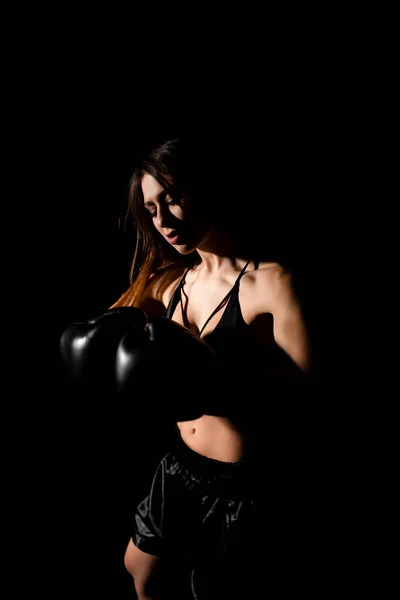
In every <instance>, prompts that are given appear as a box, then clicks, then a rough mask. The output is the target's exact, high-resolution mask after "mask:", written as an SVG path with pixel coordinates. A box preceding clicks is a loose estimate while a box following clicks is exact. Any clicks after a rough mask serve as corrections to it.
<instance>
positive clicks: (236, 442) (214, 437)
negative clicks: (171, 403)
mask: <svg viewBox="0 0 400 600" xmlns="http://www.w3.org/2000/svg"><path fill="white" fill-rule="evenodd" d="M177 426H178V428H179V430H180V432H181V437H182V440H183V441H184V442H185V444H186V445H187V446H189V448H191V449H192V450H194V452H197V453H198V454H201V455H202V456H206V457H208V458H212V459H214V460H220V461H222V462H238V461H240V460H242V459H243V458H244V457H245V438H244V436H243V434H242V433H241V432H240V430H239V429H238V428H237V427H235V426H234V425H233V423H232V422H231V421H230V420H229V419H226V418H224V417H214V416H210V415H203V416H202V417H200V418H199V419H195V420H194V421H180V422H179V423H177Z"/></svg>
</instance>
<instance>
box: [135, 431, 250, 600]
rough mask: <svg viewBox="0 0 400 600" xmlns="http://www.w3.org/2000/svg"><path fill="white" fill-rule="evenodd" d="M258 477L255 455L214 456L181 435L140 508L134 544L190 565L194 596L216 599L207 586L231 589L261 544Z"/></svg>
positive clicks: (159, 469) (160, 464) (214, 589)
mask: <svg viewBox="0 0 400 600" xmlns="http://www.w3.org/2000/svg"><path fill="white" fill-rule="evenodd" d="M255 481H256V477H255V470H254V465H253V462H252V459H248V460H243V461H240V462H236V463H226V462H221V461H218V460H214V459H210V458H207V457H204V456H202V455H200V454H197V453H196V452H194V451H193V450H191V449H190V448H189V447H188V446H187V445H186V444H185V443H184V442H183V441H182V439H181V438H180V435H179V436H178V439H177V441H176V446H175V448H174V449H173V450H172V451H171V452H169V453H168V454H166V455H165V456H164V457H163V458H162V460H161V461H160V463H159V465H158V467H157V469H156V472H155V475H154V478H153V481H152V483H151V488H150V492H149V494H148V495H147V496H146V497H145V498H144V500H143V501H142V502H140V504H139V505H138V507H137V509H136V512H135V515H134V530H133V535H132V539H133V542H134V544H135V545H136V546H137V547H138V548H140V549H141V550H142V551H144V552H147V553H148V554H153V555H156V556H160V557H163V556H164V557H168V559H169V560H171V557H174V560H175V564H176V565H178V564H179V565H182V564H185V565H188V568H189V570H190V577H191V583H190V585H191V589H192V592H191V593H192V595H191V596H189V597H192V598H203V597H211V596H209V595H207V596H206V593H207V594H209V593H208V592H206V591H205V590H206V588H207V589H208V587H211V588H212V589H213V591H214V592H215V593H217V590H218V586H219V585H220V586H221V589H223V590H225V592H226V591H227V585H228V583H229V582H232V581H234V580H235V579H236V575H238V574H241V575H243V569H244V563H245V561H246V560H247V559H248V557H249V556H252V554H253V551H254V548H255V547H256V546H259V543H258V541H259V540H258V539H257V531H258V528H257V527H256V517H255V508H256V496H257V494H256V486H255ZM233 576H234V578H233ZM217 580H218V581H219V583H217ZM235 586H236V584H235ZM201 590H203V592H202V591H201ZM225 592H224V593H225ZM219 593H221V590H220V591H219Z"/></svg>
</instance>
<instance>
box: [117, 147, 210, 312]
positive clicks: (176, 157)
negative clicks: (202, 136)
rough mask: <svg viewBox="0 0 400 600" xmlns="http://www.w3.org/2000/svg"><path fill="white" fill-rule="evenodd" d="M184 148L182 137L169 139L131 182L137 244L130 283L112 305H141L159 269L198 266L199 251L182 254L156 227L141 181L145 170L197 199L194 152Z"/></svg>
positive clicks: (129, 213) (130, 213)
mask: <svg viewBox="0 0 400 600" xmlns="http://www.w3.org/2000/svg"><path fill="white" fill-rule="evenodd" d="M189 154H190V153H189V152H188V148H186V147H185V148H183V143H182V141H181V140H180V139H175V140H169V141H167V142H165V143H164V144H162V145H161V146H158V147H157V148H155V149H154V150H152V151H151V152H150V153H149V154H148V155H147V156H144V157H142V158H141V159H140V161H139V165H138V166H137V168H136V169H135V171H134V173H133V175H132V177H131V180H130V184H129V191H128V208H127V213H126V216H125V222H126V221H127V219H129V218H131V219H132V221H133V227H134V230H135V235H136V247H135V252H134V256H133V260H132V264H131V268H130V273H129V287H128V289H127V290H125V292H124V293H123V294H122V295H121V296H120V298H119V299H118V300H117V301H116V302H115V303H114V304H113V305H112V306H110V308H115V307H118V306H137V305H139V303H140V300H141V298H142V297H143V294H144V292H145V290H146V288H147V285H148V283H149V280H150V278H151V277H152V275H154V274H155V273H156V272H159V271H161V270H163V269H169V268H171V267H177V266H181V267H185V266H194V265H195V264H197V263H198V262H199V255H198V254H197V252H193V253H191V254H189V255H181V254H179V253H178V252H177V251H176V250H174V249H173V248H172V247H171V246H170V244H168V243H167V242H166V241H165V240H164V238H163V237H162V236H160V234H159V233H158V232H157V231H156V229H155V228H154V225H153V223H152V222H151V218H150V216H149V213H148V211H147V210H146V209H145V207H144V198H143V192H142V187H141V181H142V177H143V175H144V173H149V174H150V175H152V176H153V177H154V178H155V179H156V180H157V181H158V182H159V183H160V185H162V186H163V187H164V188H167V189H168V188H171V187H173V188H174V189H175V190H176V193H178V194H179V193H183V192H187V193H188V194H189V196H190V197H191V200H192V201H193V200H195V197H196V194H195V193H194V188H195V185H194V184H195V183H196V182H195V181H194V180H195V179H197V177H196V175H195V170H194V169H193V161H192V160H191V159H193V156H189Z"/></svg>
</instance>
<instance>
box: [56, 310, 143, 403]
mask: <svg viewBox="0 0 400 600" xmlns="http://www.w3.org/2000/svg"><path fill="white" fill-rule="evenodd" d="M146 323H147V315H146V313H145V312H143V311H142V310H141V309H139V308H132V307H120V308H114V309H109V310H108V311H106V312H105V313H103V314H101V315H98V316H96V317H93V318H90V319H88V320H84V321H79V322H74V323H72V324H70V325H69V326H68V327H66V329H64V331H63V332H62V334H61V336H60V352H61V358H62V362H63V365H64V369H65V371H66V373H67V375H68V377H69V381H70V382H71V383H72V384H73V385H74V386H77V389H79V390H80V391H84V390H94V389H98V390H102V391H105V390H107V391H112V392H115V354H116V350H117V347H118V344H119V342H120V340H121V338H122V337H123V335H124V334H125V333H126V331H127V329H128V327H129V326H136V327H139V328H140V327H144V326H145V325H146Z"/></svg>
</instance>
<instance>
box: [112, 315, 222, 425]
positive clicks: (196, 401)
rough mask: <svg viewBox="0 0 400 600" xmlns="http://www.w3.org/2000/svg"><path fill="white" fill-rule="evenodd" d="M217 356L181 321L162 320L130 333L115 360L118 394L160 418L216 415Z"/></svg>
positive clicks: (193, 417) (127, 334)
mask: <svg viewBox="0 0 400 600" xmlns="http://www.w3.org/2000/svg"><path fill="white" fill-rule="evenodd" d="M217 369H218V367H217V359H216V355H215V352H214V351H213V350H212V348H211V347H210V346H209V345H208V344H206V342H204V341H203V340H202V339H200V338H199V337H198V336H196V335H195V334H194V333H192V332H191V331H190V330H189V329H187V328H186V327H183V326H182V325H179V324H178V323H176V322H175V321H171V320H169V319H167V318H164V317H160V318H156V319H153V320H152V321H150V322H148V323H146V324H143V325H137V326H131V327H129V328H128V330H127V332H126V333H125V335H124V336H123V337H122V339H121V341H120V343H119V345H118V348H117V351H116V359H115V381H116V389H117V392H118V394H120V395H121V396H123V397H124V398H126V399H127V400H128V401H129V400H130V399H132V401H134V400H135V398H138V397H139V395H140V403H141V404H142V409H141V411H142V412H147V413H148V414H149V415H151V416H153V417H154V416H157V417H158V418H159V419H166V420H172V421H174V422H175V421H191V420H194V419H197V418H199V417H201V416H202V415H204V414H215V411H214V408H213V406H215V405H216V403H217V401H218V393H217V388H215V387H213V386H215V383H216V382H215V379H216V374H217Z"/></svg>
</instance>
